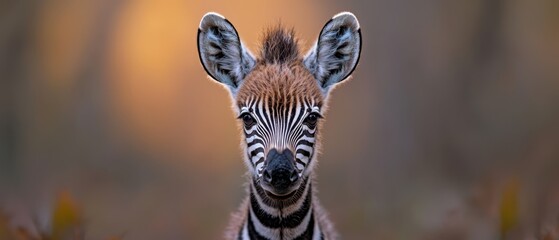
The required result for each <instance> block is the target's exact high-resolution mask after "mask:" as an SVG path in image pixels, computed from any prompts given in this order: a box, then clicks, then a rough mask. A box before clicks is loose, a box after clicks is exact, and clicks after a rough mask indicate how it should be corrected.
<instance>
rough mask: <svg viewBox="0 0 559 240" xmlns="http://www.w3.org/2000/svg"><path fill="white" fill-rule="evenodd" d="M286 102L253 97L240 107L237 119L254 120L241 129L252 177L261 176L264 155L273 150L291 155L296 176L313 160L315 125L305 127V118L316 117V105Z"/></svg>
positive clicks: (304, 100) (308, 102) (303, 102)
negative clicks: (248, 116) (312, 115)
mask: <svg viewBox="0 0 559 240" xmlns="http://www.w3.org/2000/svg"><path fill="white" fill-rule="evenodd" d="M284 101H285V100H284ZM289 102H290V103H289V104H282V103H281V101H280V100H273V99H266V98H257V97H253V98H250V99H249V100H248V101H247V102H246V103H245V104H244V106H242V107H240V111H239V116H242V115H244V114H249V115H251V116H252V117H253V118H254V119H255V120H256V124H252V125H250V126H246V125H245V126H244V127H243V128H244V132H245V140H246V156H247V161H248V163H249V164H248V165H249V166H252V168H253V172H254V173H255V175H259V174H261V173H262V169H263V167H264V164H265V156H266V154H267V152H268V151H269V150H270V149H273V148H275V149H279V150H282V149H290V150H292V151H293V152H294V154H295V161H296V163H295V166H296V168H297V171H298V172H299V175H300V176H302V175H304V173H305V169H306V167H307V166H308V165H309V164H310V162H311V159H312V158H313V154H314V147H315V133H316V125H314V126H313V125H309V124H305V119H306V118H307V117H308V116H309V115H311V114H317V115H318V116H320V106H318V105H316V103H315V102H314V101H312V100H308V99H301V101H299V99H297V98H295V99H290V100H289Z"/></svg>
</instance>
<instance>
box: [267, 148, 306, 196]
mask: <svg viewBox="0 0 559 240" xmlns="http://www.w3.org/2000/svg"><path fill="white" fill-rule="evenodd" d="M299 184H300V181H299V174H298V172H297V169H296V168H295V158H294V155H293V153H292V152H291V150H289V149H285V150H283V151H282V152H281V153H280V152H278V151H277V150H276V149H271V150H270V151H269V152H268V154H267V156H266V162H265V166H264V170H263V173H262V181H261V185H262V187H263V188H264V190H266V191H267V192H269V193H271V195H272V196H271V197H277V196H279V197H283V196H287V195H289V194H291V193H293V192H294V191H295V190H297V189H298V188H299Z"/></svg>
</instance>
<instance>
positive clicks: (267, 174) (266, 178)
mask: <svg viewBox="0 0 559 240" xmlns="http://www.w3.org/2000/svg"><path fill="white" fill-rule="evenodd" d="M263 178H264V181H266V182H267V183H271V182H272V174H270V171H268V170H267V169H266V170H264V174H263Z"/></svg>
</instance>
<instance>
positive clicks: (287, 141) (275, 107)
mask: <svg viewBox="0 0 559 240" xmlns="http://www.w3.org/2000/svg"><path fill="white" fill-rule="evenodd" d="M198 51H199V56H200V60H201V62H202V65H203V66H204V69H205V70H206V72H207V73H208V74H209V75H210V76H211V77H212V78H213V79H215V80H217V81H218V82H220V83H222V84H223V85H224V86H226V87H227V88H228V89H229V91H230V93H231V96H232V98H233V101H234V106H233V108H234V111H235V113H236V115H237V117H238V119H239V122H240V125H241V126H242V129H243V133H244V134H243V135H244V138H243V141H242V142H243V143H242V147H243V149H244V153H243V155H244V158H245V162H246V164H247V166H248V168H249V171H250V172H251V174H252V175H253V176H254V179H255V180H256V182H258V183H259V184H260V185H261V186H262V188H263V189H264V190H266V193H267V194H268V195H270V197H273V198H285V197H287V196H289V195H290V194H292V193H293V192H295V190H296V189H298V188H299V186H300V185H301V182H302V179H305V178H307V177H308V176H309V174H310V173H311V172H312V170H313V166H314V165H315V163H316V156H317V154H316V152H317V149H318V148H319V141H318V137H319V132H318V130H319V129H320V126H321V119H322V118H323V116H324V112H325V110H326V103H327V97H328V93H329V92H330V90H331V89H332V88H333V87H334V86H335V85H336V84H338V83H340V82H342V81H343V80H344V79H347V78H348V77H349V76H350V74H351V72H352V71H353V70H354V68H355V66H356V65H357V62H358V60H359V54H360V51H361V32H360V28H359V22H358V21H357V18H355V16H354V15H353V14H351V13H348V12H344V13H340V14H338V15H336V16H334V17H333V18H332V19H331V20H330V21H328V22H327V23H326V25H325V26H324V28H323V29H322V31H321V32H320V35H319V38H318V41H317V42H316V44H315V45H314V46H313V47H312V48H311V49H310V51H309V52H308V53H307V54H306V55H304V56H303V55H301V54H300V51H299V46H298V43H297V40H296V38H295V36H294V32H293V30H285V29H283V28H281V27H276V28H272V29H270V30H268V31H267V32H266V33H265V34H264V38H263V43H262V49H261V51H260V55H259V56H258V57H257V58H255V57H253V55H252V54H251V53H250V52H249V51H248V49H246V48H245V46H244V45H243V44H242V43H241V41H240V38H239V36H238V34H237V31H236V30H235V28H234V27H233V25H232V24H231V23H230V22H229V21H228V20H226V19H225V18H224V17H222V16H221V15H218V14H215V13H208V14H206V15H205V16H204V17H203V18H202V21H201V23H200V28H199V30H198Z"/></svg>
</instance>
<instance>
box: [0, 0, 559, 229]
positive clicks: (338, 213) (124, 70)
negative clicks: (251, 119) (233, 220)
mask: <svg viewBox="0 0 559 240" xmlns="http://www.w3.org/2000/svg"><path fill="white" fill-rule="evenodd" d="M208 11H216V12H219V13H221V14H222V15H224V16H226V17H227V18H228V19H229V20H230V21H231V22H233V24H234V25H235V26H236V28H237V30H238V31H239V33H240V35H241V38H242V39H243V41H244V42H245V44H246V45H247V46H248V47H249V48H251V49H253V52H256V51H257V49H258V42H259V36H260V34H261V31H262V29H264V28H266V27H268V26H270V25H273V24H275V23H277V22H278V21H281V22H282V23H283V24H284V25H286V26H293V27H295V29H296V30H297V32H298V36H299V37H300V38H301V39H302V45H303V48H304V49H307V48H308V47H309V46H310V45H311V44H312V43H313V42H314V41H315V39H316V37H317V35H318V33H319V31H320V29H321V28H322V26H323V24H324V23H325V22H326V21H327V20H328V19H330V18H331V17H332V16H333V15H334V14H336V13H338V12H341V11H352V12H353V13H355V14H356V15H357V16H358V18H359V20H360V22H361V26H362V33H363V50H362V55H361V61H360V65H359V67H358V68H357V70H356V71H355V72H354V74H353V76H354V77H353V79H352V80H351V81H350V82H348V83H346V84H344V85H343V86H341V87H339V88H337V89H336V90H335V91H334V93H333V96H332V97H331V104H330V111H329V112H328V114H327V117H326V125H325V127H324V128H323V131H324V135H323V140H324V145H323V146H324V147H323V151H322V154H321V156H320V165H319V168H318V189H319V197H320V199H321V201H322V203H323V205H325V207H326V208H327V209H328V210H329V212H330V215H331V218H332V219H333V220H334V222H335V223H336V226H337V229H338V230H339V231H340V233H341V234H342V236H343V237H344V239H389V240H390V239H476V240H478V239H481V240H483V239H559V237H558V236H559V1H557V0H531V1H528V0H468V1H444V0H426V1H408V0H370V1H333V0H331V1H317V0H310V1H295V0H289V1H273V2H272V1H256V0H247V1H219V0H212V1H147V0H145V1H142V0H137V1H136V0H134V1H133V0H130V1H113V0H98V1H93V0H92V1H65V0H61V1H56V0H44V1H1V2H0V84H1V85H0V114H1V115H0V116H1V118H0V134H1V138H0V141H1V142H0V209H3V211H4V212H6V214H7V215H9V216H11V219H12V220H11V221H12V223H11V224H13V225H18V226H26V225H30V224H32V223H33V222H35V223H36V224H37V225H39V227H40V226H48V225H49V223H48V219H49V217H48V216H49V214H52V207H51V206H52V205H53V201H55V200H54V199H56V196H57V194H59V193H60V192H61V191H63V192H67V193H70V194H71V195H73V196H74V198H75V199H76V200H75V201H76V202H77V203H78V204H79V205H80V206H81V208H83V215H84V216H85V223H86V225H85V228H86V233H87V235H88V239H102V238H103V237H106V236H110V235H115V234H116V235H120V234H122V235H124V237H125V239H133V240H142V239H147V240H151V239H221V237H222V234H223V230H224V229H225V227H226V225H227V222H228V219H229V215H230V213H231V212H233V211H235V210H236V209H237V206H238V204H239V203H240V201H241V199H242V198H243V196H244V188H243V182H244V178H243V174H244V171H245V168H244V165H243V163H242V161H241V158H240V148H239V131H238V128H237V123H236V120H235V119H234V116H233V114H232V111H231V109H230V106H231V103H230V99H229V96H228V93H227V91H226V90H224V89H223V88H221V87H220V86H218V84H215V83H214V82H212V80H209V79H208V78H207V77H206V74H205V72H204V70H203V68H202V66H201V65H200V63H199V59H198V55H197V52H196V42H195V40H196V32H197V26H198V23H199V20H200V19H201V17H202V16H203V15H204V13H206V12H208ZM554 234H557V235H554ZM556 237H557V238H556Z"/></svg>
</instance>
